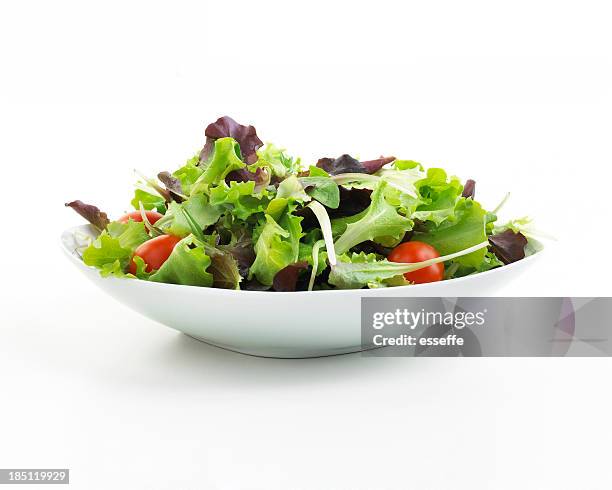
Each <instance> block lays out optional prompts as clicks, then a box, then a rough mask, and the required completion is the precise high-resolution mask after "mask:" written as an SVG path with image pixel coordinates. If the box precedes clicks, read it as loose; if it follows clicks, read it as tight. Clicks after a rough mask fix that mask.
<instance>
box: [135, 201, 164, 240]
mask: <svg viewBox="0 0 612 490" xmlns="http://www.w3.org/2000/svg"><path fill="white" fill-rule="evenodd" d="M138 210H139V211H140V216H141V217H142V221H143V223H144V224H145V226H146V227H147V229H148V230H149V234H150V235H151V236H152V237H153V238H155V237H156V236H160V235H163V234H164V232H163V231H162V230H161V229H160V228H159V227H157V226H155V225H154V224H152V223H151V222H150V221H149V218H148V217H147V213H146V210H145V207H144V204H143V203H142V201H139V202H138Z"/></svg>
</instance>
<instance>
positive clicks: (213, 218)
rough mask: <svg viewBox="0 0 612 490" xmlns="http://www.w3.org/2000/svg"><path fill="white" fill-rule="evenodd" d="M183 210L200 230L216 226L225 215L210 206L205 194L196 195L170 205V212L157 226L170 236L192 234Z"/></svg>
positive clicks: (218, 207)
mask: <svg viewBox="0 0 612 490" xmlns="http://www.w3.org/2000/svg"><path fill="white" fill-rule="evenodd" d="M183 209H186V210H187V212H188V213H189V214H190V215H191V216H192V217H193V218H194V220H195V221H196V223H197V224H198V225H199V227H200V230H203V229H205V228H206V227H208V226H210V225H214V224H215V223H216V222H217V221H218V220H219V218H220V217H221V215H222V214H223V209H222V208H221V207H220V206H215V205H213V204H210V203H209V200H208V197H207V196H206V195H205V194H195V195H193V196H191V197H190V198H189V199H187V200H186V201H185V202H183V203H181V204H178V203H176V202H172V203H170V205H169V207H168V212H167V213H166V214H165V215H164V217H163V218H161V219H160V220H159V221H158V222H157V223H155V225H156V226H157V227H159V228H161V229H162V230H163V231H164V232H165V233H168V234H170V235H175V236H178V237H186V236H188V235H189V234H191V227H190V226H189V223H188V222H187V219H186V218H185V214H184V213H183V211H182V210H183Z"/></svg>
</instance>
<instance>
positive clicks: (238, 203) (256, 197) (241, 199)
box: [210, 180, 270, 220]
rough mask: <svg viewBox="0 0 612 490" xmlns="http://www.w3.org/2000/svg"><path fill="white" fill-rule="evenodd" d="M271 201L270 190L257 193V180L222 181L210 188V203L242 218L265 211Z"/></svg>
mask: <svg viewBox="0 0 612 490" xmlns="http://www.w3.org/2000/svg"><path fill="white" fill-rule="evenodd" d="M269 202H270V198H269V194H268V191H266V190H262V191H261V192H260V193H255V182H254V181H252V180H250V181H248V182H234V181H232V182H230V185H229V186H228V185H227V184H226V183H225V182H221V183H220V184H219V185H218V186H217V187H213V188H212V189H211V190H210V204H211V205H213V206H218V207H219V208H221V209H224V210H229V211H230V213H231V214H232V215H233V216H235V217H236V218H239V219H241V220H246V219H247V218H248V217H249V216H251V215H253V214H256V213H261V212H263V211H264V210H265V209H266V207H267V206H268V204H269Z"/></svg>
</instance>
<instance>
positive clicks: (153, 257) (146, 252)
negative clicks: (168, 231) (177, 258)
mask: <svg viewBox="0 0 612 490" xmlns="http://www.w3.org/2000/svg"><path fill="white" fill-rule="evenodd" d="M180 241H181V239H180V238H179V237H176V236H174V235H160V236H158V237H155V238H152V239H151V240H148V241H146V242H144V243H143V244H142V245H140V246H139V247H138V248H137V249H136V250H135V251H134V256H138V257H140V258H141V259H142V260H144V261H145V264H147V267H146V269H145V270H146V271H147V272H153V271H154V270H158V269H159V268H160V267H161V266H162V264H163V263H164V262H165V261H166V260H167V259H168V257H170V254H171V253H172V250H174V247H175V246H176V244H177V243H178V242H180ZM129 270H130V273H131V274H136V262H134V259H132V261H131V262H130V269H129Z"/></svg>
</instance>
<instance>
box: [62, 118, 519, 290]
mask: <svg viewBox="0 0 612 490" xmlns="http://www.w3.org/2000/svg"><path fill="white" fill-rule="evenodd" d="M205 136H206V144H205V145H204V148H203V149H202V150H201V151H200V152H198V154H196V155H195V156H194V157H193V158H191V159H189V160H187V162H186V163H185V164H184V165H183V166H182V167H180V168H178V169H177V170H175V171H174V172H172V173H170V172H167V171H164V172H160V173H159V174H158V175H157V178H150V177H145V176H140V179H141V180H140V181H139V182H138V183H137V185H136V188H135V192H134V196H133V198H132V201H131V205H132V206H133V208H134V211H132V212H129V213H127V214H125V215H124V216H122V217H120V218H119V219H116V220H114V221H111V220H110V219H109V218H108V216H107V214H106V213H104V212H103V211H101V210H100V209H99V208H98V207H96V206H93V205H91V204H85V203H83V202H82V201H72V202H70V203H67V204H66V206H69V207H71V208H72V209H74V210H75V211H76V212H77V213H79V214H80V215H81V216H83V217H84V218H85V219H86V220H87V221H89V223H91V225H93V227H94V228H95V229H96V230H97V237H96V238H95V239H91V240H90V241H89V243H88V244H85V245H84V246H83V247H82V248H81V249H80V250H79V251H80V254H81V256H82V259H83V262H84V263H85V264H87V265H89V266H93V267H96V268H98V269H99V270H100V272H101V274H102V275H103V276H114V277H124V278H137V279H140V280H145V281H154V282H163V283H171V284H183V285H190V286H202V287H215V288H226V289H242V290H260V291H264V290H269V291H312V290H330V289H356V288H384V287H393V286H405V285H412V284H421V283H427V282H434V281H442V280H448V279H453V278H457V277H462V276H467V275H470V274H478V273H480V272H483V271H487V270H490V269H494V268H496V267H503V266H504V265H506V264H509V263H511V262H515V261H517V260H520V259H522V258H524V257H525V255H526V254H529V253H530V252H531V248H530V243H529V240H528V239H527V237H526V234H525V233H524V231H525V229H524V228H525V225H526V224H527V223H528V220H527V219H525V218H523V219H520V220H515V221H511V222H509V223H507V224H505V225H501V226H499V225H496V220H497V217H496V213H497V211H499V208H500V207H501V205H500V206H498V208H497V209H495V210H493V211H487V210H486V209H484V208H483V206H482V205H481V204H480V203H479V202H478V201H476V200H475V187H476V184H475V182H474V180H467V181H466V182H465V183H462V182H461V181H460V180H459V179H458V178H457V177H453V176H449V175H447V173H446V172H445V171H444V170H443V169H441V168H429V169H425V168H424V167H423V166H422V165H421V164H420V163H418V162H415V161H412V160H400V159H396V158H395V157H380V158H376V159H373V160H367V161H360V160H358V159H356V158H353V157H352V156H350V155H348V154H345V155H341V156H339V157H337V158H321V159H319V160H318V161H317V162H316V164H313V165H309V166H305V165H304V166H303V165H302V162H301V161H300V159H299V158H297V159H296V158H293V157H291V156H289V154H287V152H286V151H285V150H284V149H281V148H279V147H276V146H274V145H273V144H266V145H264V144H263V142H262V141H261V140H260V139H259V137H258V136H257V132H256V130H255V128H254V127H253V126H244V125H241V124H239V123H237V122H236V121H234V120H233V119H231V118H230V117H227V116H226V117H221V118H219V119H218V120H217V121H215V122H214V123H212V124H210V125H209V126H208V127H207V128H206V131H205Z"/></svg>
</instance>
